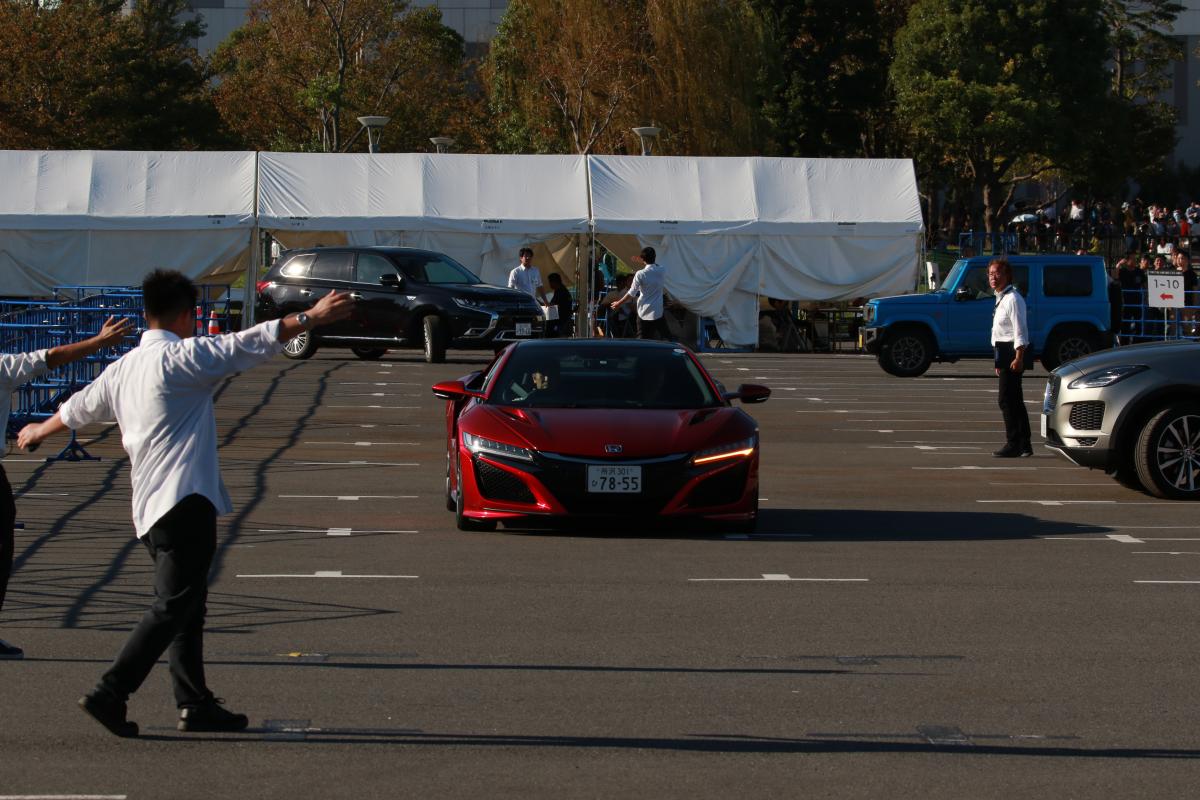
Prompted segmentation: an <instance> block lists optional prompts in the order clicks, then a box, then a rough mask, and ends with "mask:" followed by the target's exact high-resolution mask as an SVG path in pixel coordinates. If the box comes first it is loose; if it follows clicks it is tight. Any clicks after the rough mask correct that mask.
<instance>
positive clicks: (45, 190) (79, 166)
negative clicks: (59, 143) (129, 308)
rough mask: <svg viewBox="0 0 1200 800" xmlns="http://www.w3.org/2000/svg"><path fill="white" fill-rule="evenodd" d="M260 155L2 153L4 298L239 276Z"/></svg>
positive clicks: (0, 265) (0, 288) (0, 271)
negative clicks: (152, 279) (177, 274)
mask: <svg viewBox="0 0 1200 800" xmlns="http://www.w3.org/2000/svg"><path fill="white" fill-rule="evenodd" d="M254 161H255V154H254V153H198V152H197V153H193V152H186V153H157V152H118V151H21V150H5V151H0V177H2V179H3V181H4V191H3V192H0V294H3V295H13V296H46V295H49V294H51V291H52V288H53V287H54V286H65V285H133V284H138V283H140V282H141V279H142V277H143V276H144V275H145V274H146V273H147V272H149V271H150V270H151V269H154V268H156V267H164V268H168V269H177V270H180V271H181V272H183V273H185V274H187V275H189V276H191V277H193V278H199V279H205V280H208V279H211V278H216V279H217V280H218V281H220V280H222V279H224V280H229V281H232V280H233V279H235V278H236V277H237V276H238V275H240V274H242V273H243V272H244V271H245V269H246V266H247V263H248V259H247V254H248V253H249V252H250V241H251V233H250V230H251V229H252V228H253V226H254Z"/></svg>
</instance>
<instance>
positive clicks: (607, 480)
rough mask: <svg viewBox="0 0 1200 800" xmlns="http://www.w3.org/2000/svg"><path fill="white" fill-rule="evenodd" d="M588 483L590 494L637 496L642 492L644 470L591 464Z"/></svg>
mask: <svg viewBox="0 0 1200 800" xmlns="http://www.w3.org/2000/svg"><path fill="white" fill-rule="evenodd" d="M587 481H588V491H589V492H608V493H618V494H636V493H638V492H640V491H642V468H641V467H640V466H639V467H609V466H601V465H597V464H589V465H588V468H587Z"/></svg>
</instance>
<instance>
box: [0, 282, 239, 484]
mask: <svg viewBox="0 0 1200 800" xmlns="http://www.w3.org/2000/svg"><path fill="white" fill-rule="evenodd" d="M198 288H199V289H200V291H201V297H200V304H199V305H197V306H196V334H197V335H209V334H215V333H221V332H224V331H227V330H229V329H230V325H229V322H230V313H229V311H230V309H229V301H228V300H227V299H219V298H222V296H227V295H228V289H229V287H228V286H201V287H198ZM109 317H116V318H118V319H121V318H129V319H132V320H133V324H134V328H135V331H134V334H133V335H131V336H130V337H128V338H127V339H125V340H124V341H123V342H122V343H121V344H119V345H117V346H115V347H109V348H105V349H104V350H102V351H100V352H98V353H96V354H95V355H91V356H88V357H86V358H82V359H80V360H78V361H75V362H72V363H70V364H64V365H63V366H61V367H59V368H57V369H54V370H50V371H48V372H47V373H46V374H44V375H42V376H40V377H38V378H35V379H34V380H32V381H29V382H28V383H26V384H25V385H23V386H21V387H19V388H18V389H17V390H16V391H15V392H13V396H12V408H11V410H10V412H9V415H8V420H7V426H6V431H5V434H6V437H7V438H9V439H13V438H15V437H16V435H17V433H18V432H19V431H20V430H21V428H22V427H24V426H25V425H27V424H29V423H30V422H37V421H40V420H45V419H49V418H50V417H52V416H53V415H54V412H55V411H57V410H58V407H59V406H60V405H62V404H63V402H64V401H65V400H66V399H67V398H68V397H70V396H71V395H72V394H74V393H75V392H77V391H79V390H80V389H82V388H83V387H85V386H87V385H88V384H89V383H91V382H92V381H94V380H95V379H96V377H97V376H99V375H100V373H101V372H102V371H103V370H104V368H105V367H106V366H107V365H109V364H111V363H112V362H113V361H116V360H117V359H118V358H120V357H121V356H122V355H124V354H125V353H127V352H129V351H130V350H131V349H133V348H134V347H136V346H137V343H138V337H139V336H140V334H141V332H142V330H144V329H145V321H144V317H143V302H142V291H141V289H140V288H139V287H128V286H60V287H55V289H54V297H53V299H51V300H0V352H3V353H28V352H32V351H35V350H46V349H49V348H52V347H57V346H59V345H64V344H70V343H71V342H77V341H80V340H82V339H87V338H89V337H92V336H95V335H96V334H98V333H99V332H100V329H101V327H102V326H103V325H104V322H105V320H107V319H108V318H109ZM47 460H51V461H94V460H97V459H96V458H95V457H94V456H91V455H89V454H88V452H87V450H86V449H85V448H84V447H83V445H82V444H80V443H79V440H78V439H77V438H76V435H75V433H74V431H72V433H71V439H70V441H69V442H68V443H67V445H66V447H64V448H63V449H62V451H61V452H59V453H58V454H57V455H55V456H52V457H51V458H49V459H47Z"/></svg>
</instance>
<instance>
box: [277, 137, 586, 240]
mask: <svg viewBox="0 0 1200 800" xmlns="http://www.w3.org/2000/svg"><path fill="white" fill-rule="evenodd" d="M588 222H589V214H588V197H587V161H586V158H585V157H584V156H551V155H541V156H527V155H504V156H488V155H464V154H454V153H439V154H425V153H263V154H262V156H261V158H260V162H259V223H260V224H261V225H262V226H263V227H264V228H268V229H279V230H337V231H443V232H447V233H475V234H480V235H491V234H520V235H546V234H553V235H557V234H565V233H584V232H586V231H587V230H588Z"/></svg>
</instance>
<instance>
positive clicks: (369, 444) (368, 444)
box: [301, 441, 417, 447]
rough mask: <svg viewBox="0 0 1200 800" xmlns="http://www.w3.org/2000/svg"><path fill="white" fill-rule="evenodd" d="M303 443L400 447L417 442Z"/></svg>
mask: <svg viewBox="0 0 1200 800" xmlns="http://www.w3.org/2000/svg"><path fill="white" fill-rule="evenodd" d="M301 444H342V445H353V446H354V447H377V446H384V445H396V446H397V447H400V446H404V447H415V446H416V444H417V443H416V442H322V441H309V442H301Z"/></svg>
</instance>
